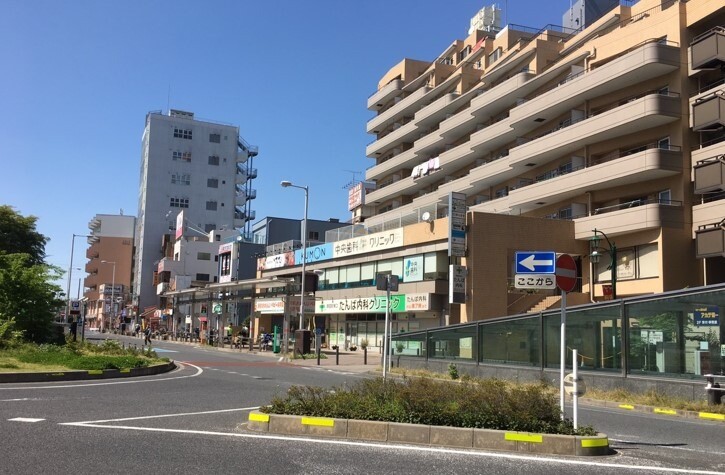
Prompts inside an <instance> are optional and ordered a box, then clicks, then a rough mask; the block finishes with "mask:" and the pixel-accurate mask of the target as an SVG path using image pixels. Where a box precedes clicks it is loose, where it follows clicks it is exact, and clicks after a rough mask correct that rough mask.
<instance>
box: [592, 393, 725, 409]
mask: <svg viewBox="0 0 725 475" xmlns="http://www.w3.org/2000/svg"><path fill="white" fill-rule="evenodd" d="M584 397H585V398H588V399H597V400H600V401H613V402H621V403H623V404H633V405H635V404H638V405H643V406H655V407H661V408H668V409H680V410H683V411H695V412H714V413H716V414H725V404H720V405H717V406H709V405H708V404H707V401H705V400H703V401H688V400H686V399H682V398H677V397H673V396H668V395H666V394H662V393H658V392H656V391H653V390H650V391H647V392H645V393H633V392H630V391H626V390H624V389H615V390H611V391H604V390H601V389H591V388H587V394H586V396H584Z"/></svg>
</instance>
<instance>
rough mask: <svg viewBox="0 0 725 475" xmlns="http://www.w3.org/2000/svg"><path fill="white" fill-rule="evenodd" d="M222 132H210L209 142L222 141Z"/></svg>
mask: <svg viewBox="0 0 725 475" xmlns="http://www.w3.org/2000/svg"><path fill="white" fill-rule="evenodd" d="M221 138H222V136H221V134H209V142H212V143H221Z"/></svg>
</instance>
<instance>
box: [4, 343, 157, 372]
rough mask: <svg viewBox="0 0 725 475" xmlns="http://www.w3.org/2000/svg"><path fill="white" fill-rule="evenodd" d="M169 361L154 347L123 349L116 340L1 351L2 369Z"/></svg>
mask: <svg viewBox="0 0 725 475" xmlns="http://www.w3.org/2000/svg"><path fill="white" fill-rule="evenodd" d="M165 361H168V359H167V358H158V357H157V356H156V353H155V352H153V351H151V350H138V349H135V348H123V347H121V346H120V345H119V344H118V343H117V342H116V341H114V340H106V341H105V342H104V343H102V344H100V345H94V344H92V343H83V344H81V343H68V344H66V345H64V346H57V345H32V344H25V345H20V346H16V347H14V348H12V349H6V350H4V351H2V352H0V372H6V373H7V372H49V371H64V370H92V371H102V370H104V369H123V368H144V367H147V366H150V365H152V364H159V363H163V362H165Z"/></svg>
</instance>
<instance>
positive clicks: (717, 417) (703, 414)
mask: <svg viewBox="0 0 725 475" xmlns="http://www.w3.org/2000/svg"><path fill="white" fill-rule="evenodd" d="M699 416H700V417H701V418H702V419H714V420H716V421H725V414H715V413H712V412H701V413H699Z"/></svg>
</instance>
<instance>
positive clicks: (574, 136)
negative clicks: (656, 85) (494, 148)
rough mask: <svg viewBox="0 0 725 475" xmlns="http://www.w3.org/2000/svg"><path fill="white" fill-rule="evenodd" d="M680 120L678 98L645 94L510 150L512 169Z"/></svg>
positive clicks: (572, 122)
mask: <svg viewBox="0 0 725 475" xmlns="http://www.w3.org/2000/svg"><path fill="white" fill-rule="evenodd" d="M679 117H680V99H679V95H677V94H672V93H664V92H663V93H657V92H656V93H648V94H645V95H642V96H637V97H633V98H631V99H629V100H628V101H627V102H626V103H624V104H623V105H618V106H614V107H612V108H611V109H604V110H600V111H596V112H592V113H591V114H590V115H589V116H584V117H582V118H580V119H576V120H567V121H563V122H561V123H560V124H559V126H557V127H556V128H554V129H552V130H549V131H547V132H545V133H543V134H541V135H539V136H537V137H533V138H531V139H524V140H529V142H527V143H525V144H523V145H519V146H517V147H514V148H512V149H511V154H510V156H509V164H510V166H511V167H523V166H524V165H527V166H537V165H542V164H544V163H546V162H548V161H550V160H552V159H554V158H556V157H561V156H563V155H567V154H572V153H574V152H575V151H576V150H579V149H581V148H583V147H584V146H586V145H590V144H592V143H596V142H602V141H605V140H611V139H614V138H617V137H619V136H622V135H629V134H632V133H635V132H638V131H643V130H647V129H651V128H654V127H659V126H662V125H664V124H667V123H670V122H674V121H675V120H677V119H678V118H679Z"/></svg>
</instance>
